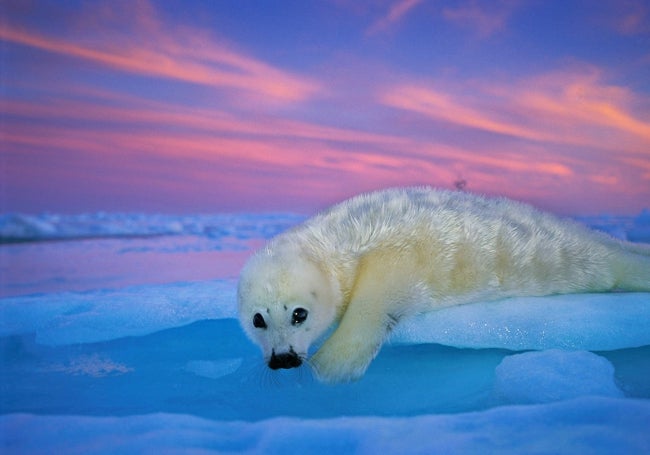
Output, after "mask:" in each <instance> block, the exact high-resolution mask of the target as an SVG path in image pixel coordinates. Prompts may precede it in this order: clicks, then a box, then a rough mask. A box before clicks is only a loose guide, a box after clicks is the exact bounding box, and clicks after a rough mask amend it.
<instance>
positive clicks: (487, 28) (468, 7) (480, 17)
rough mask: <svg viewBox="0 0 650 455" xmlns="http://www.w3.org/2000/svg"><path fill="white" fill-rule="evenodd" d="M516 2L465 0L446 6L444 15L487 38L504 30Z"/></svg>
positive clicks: (447, 18) (449, 19) (450, 20)
mask: <svg viewBox="0 0 650 455" xmlns="http://www.w3.org/2000/svg"><path fill="white" fill-rule="evenodd" d="M516 6H517V3H516V2H512V1H510V2H503V1H501V2H477V1H473V0H472V1H469V2H464V3H462V2H461V4H460V5H458V6H455V7H453V8H444V9H443V11H442V15H443V17H444V18H445V19H446V20H447V21H449V22H451V23H453V24H456V25H458V26H460V27H464V28H468V29H470V30H471V31H473V32H474V33H476V34H477V35H478V36H479V37H482V38H486V37H489V36H492V35H494V34H495V33H497V32H499V31H501V30H503V29H504V28H505V27H506V25H507V22H508V19H509V18H510V16H511V15H512V13H513V11H514V9H515V7H516Z"/></svg>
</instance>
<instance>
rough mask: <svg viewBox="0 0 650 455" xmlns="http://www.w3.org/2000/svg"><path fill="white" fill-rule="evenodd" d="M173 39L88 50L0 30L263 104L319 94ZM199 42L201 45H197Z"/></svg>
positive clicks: (264, 68)
mask: <svg viewBox="0 0 650 455" xmlns="http://www.w3.org/2000/svg"><path fill="white" fill-rule="evenodd" d="M177 33H178V35H177V36H174V37H173V39H172V38H170V37H169V36H151V35H148V36H147V39H146V40H144V41H141V40H138V39H133V40H132V41H131V42H130V43H127V44H126V45H124V46H113V45H110V44H103V45H97V46H95V47H91V46H84V45H81V44H77V43H74V42H69V41H65V40H63V39H59V38H56V37H52V36H46V35H43V34H40V33H37V32H33V31H29V30H25V29H21V28H18V27H15V26H12V25H11V24H4V25H3V27H1V28H0V40H4V41H7V42H11V43H14V44H20V45H23V46H29V47H33V48H37V49H40V50H43V51H46V52H51V53H55V54H60V55H64V56H68V57H72V58H77V59H83V60H86V61H90V62H93V63H96V64H99V65H102V66H106V67H109V68H112V69H116V70H119V71H123V72H126V73H132V74H139V75H144V76H152V77H160V78H167V79H173V80H177V81H183V82H189V83H193V84H201V85H205V86H209V87H214V88H218V89H225V90H236V91H240V92H244V93H251V94H256V95H258V96H260V97H262V100H264V99H267V100H269V101H276V102H296V101H304V100H306V99H309V98H310V97H312V96H313V95H315V94H316V93H317V92H318V91H319V89H320V88H319V85H318V84H317V83H315V82H314V81H313V80H311V79H309V78H307V77H303V76H298V75H295V74H292V73H290V72H286V71H283V70H281V69H278V68H275V67H273V66H272V65H269V64H267V63H264V62H262V61H260V60H257V59H254V58H252V57H249V56H246V55H243V54H238V53H235V52H233V51H231V50H229V49H227V48H226V47H224V46H219V45H217V44H215V43H214V42H210V41H206V40H197V39H196V38H192V36H191V34H185V33H183V32H182V31H181V32H177ZM197 41H198V42H197Z"/></svg>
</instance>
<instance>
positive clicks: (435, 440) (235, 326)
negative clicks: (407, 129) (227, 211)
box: [0, 212, 650, 453]
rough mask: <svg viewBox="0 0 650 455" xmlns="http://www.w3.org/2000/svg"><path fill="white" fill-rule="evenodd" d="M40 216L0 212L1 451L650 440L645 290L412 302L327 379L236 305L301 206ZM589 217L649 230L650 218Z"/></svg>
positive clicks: (491, 448)
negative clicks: (243, 268)
mask: <svg viewBox="0 0 650 455" xmlns="http://www.w3.org/2000/svg"><path fill="white" fill-rule="evenodd" d="M7 220H9V221H7ZM16 220H19V221H20V222H17V221H16ZM35 220H36V221H34V219H31V218H30V219H29V220H28V221H29V222H30V223H32V224H29V223H27V225H28V226H32V227H30V228H29V229H27V228H25V227H24V226H25V219H24V217H23V216H13V218H9V217H5V218H0V234H2V235H6V232H13V234H11V235H13V237H11V236H9V237H11V238H9V237H7V238H6V239H5V240H6V243H5V244H4V245H2V246H0V267H3V269H2V270H0V271H2V272H3V276H5V277H7V276H9V277H11V279H12V282H7V281H6V280H5V281H3V282H2V287H3V289H0V296H2V298H0V366H1V367H2V368H0V384H1V386H0V387H1V389H0V390H2V393H1V394H0V414H1V415H0V448H1V450H2V452H3V453H90V452H92V453H142V452H155V453H170V452H171V453H188V452H190V453H191V452H192V451H195V452H200V453H204V452H207V453H209V452H216V453H221V452H239V453H331V452H333V451H340V452H341V453H351V452H354V453H378V452H381V453H458V452H463V453H477V452H485V453H531V452H532V453H648V452H650V434H649V432H648V429H649V428H650V330H649V329H648V327H650V293H614V294H589V295H584V294H583V295H568V296H551V297H543V298H525V299H509V300H503V301H499V302H484V303H477V304H472V305H465V306H460V307H453V308H447V309H444V310H440V311H438V312H435V313H429V314H426V315H422V316H421V317H418V318H413V319H411V320H407V321H404V322H403V323H402V324H401V325H400V326H398V327H397V329H396V331H395V333H394V334H393V337H392V338H391V340H390V341H389V343H387V344H386V345H385V346H384V347H383V348H382V350H381V352H380V354H379V356H378V357H377V358H376V359H375V361H374V362H373V363H372V364H371V366H370V368H369V370H368V372H367V373H366V375H365V376H364V377H363V378H362V379H361V380H359V381H358V382H354V383H351V384H343V385H337V386H328V385H323V384H320V383H319V382H317V381H316V380H315V379H314V378H313V376H312V374H311V372H310V370H309V368H308V367H302V368H300V369H295V370H289V371H277V372H272V371H271V370H269V369H268V368H267V367H266V366H265V365H264V364H263V362H262V358H261V354H260V352H259V349H258V348H257V347H256V346H254V345H253V344H252V343H251V342H250V341H249V340H248V339H246V337H245V336H244V334H243V332H242V330H241V328H240V327H239V322H238V321H237V320H236V305H235V288H236V273H237V269H238V267H239V266H240V264H241V261H242V260H243V259H244V258H245V256H246V255H248V254H250V249H251V248H252V246H251V245H259V244H261V243H262V242H263V240H265V239H268V238H269V237H270V236H272V235H274V234H275V233H277V232H279V231H280V230H282V229H284V228H286V227H289V226H290V225H292V224H295V222H297V221H299V217H296V216H293V215H290V216H284V215H254V214H253V215H242V216H225V215H224V216H214V217H210V216H200V217H182V218H179V217H167V218H165V217H147V216H144V215H130V216H128V215H113V214H99V215H84V216H81V215H80V216H78V217H77V218H75V217H71V216H67V217H59V216H56V215H41V216H39V217H35ZM585 222H587V223H588V224H590V225H592V226H596V227H597V228H599V229H601V230H605V231H608V232H610V233H612V234H614V235H616V236H618V237H619V238H632V237H633V236H636V237H634V239H635V240H636V239H639V238H641V239H644V240H646V241H647V239H648V237H647V236H646V234H645V233H647V232H648V230H647V227H648V226H650V216H648V215H647V214H646V212H644V213H642V214H641V215H639V216H637V217H635V218H627V219H623V218H615V217H601V218H597V219H596V218H592V219H589V220H585ZM3 223H4V224H3ZM21 223H22V225H21ZM39 223H40V224H39ZM34 224H36V228H33V225H34ZM16 225H18V227H16ZM20 226H23V227H22V228H21V227H20ZM161 226H162V227H161ZM206 226H208V227H207V228H206ZM20 229H23V231H24V232H23V234H25V232H27V234H28V235H23V237H22V238H20V242H21V243H16V242H18V237H17V234H16V232H19V233H20V232H21V231H20ZM39 229H40V231H39ZM35 232H36V234H35ZM161 235H165V237H162V238H161V237H160V236H161ZM106 236H108V237H110V238H111V239H112V240H111V241H110V242H107V241H106V240H105V239H104V238H105V237H106ZM62 238H66V239H68V240H67V241H58V242H47V241H44V240H52V239H54V240H61V239H62ZM197 238H198V239H197ZM30 239H31V240H40V241H39V242H37V243H29V242H28V240H30ZM88 252H90V253H88ZM39 258H40V259H41V260H40V261H39ZM165 258H168V260H165ZM89 259H93V260H89ZM185 259H187V260H185ZM17 261H18V262H20V261H22V263H21V267H22V268H23V269H24V270H25V272H24V274H25V276H24V277H23V276H21V274H20V273H17V272H16V270H15V267H14V269H13V271H12V272H11V273H5V272H9V269H8V267H10V266H11V264H16V262H17ZM30 261H31V262H30ZM37 261H38V262H37ZM64 261H65V263H63V262H64ZM213 261H214V262H213ZM143 264H145V265H147V264H149V265H150V266H149V267H145V270H144V271H142V270H140V269H141V268H142V266H143ZM188 264H189V265H193V268H192V270H190V272H191V273H190V274H189V275H188V271H187V268H188ZM62 268H64V269H65V276H64V277H63V278H65V279H61V269H62ZM21 270H22V269H21ZM30 270H31V271H32V274H31V275H30ZM35 270H38V274H37V275H34V273H35V272H34V271H35ZM210 270H217V271H218V272H215V273H214V276H211V275H210ZM120 271H122V272H123V273H121V274H120ZM192 274H193V275H194V276H197V277H201V279H194V280H188V279H187V277H188V276H193V275H192ZM161 275H163V276H164V277H166V279H167V281H164V280H163V281H161V279H160V276H161ZM134 276H135V278H134ZM207 276H211V278H210V279H205V277H207ZM17 284H20V286H17Z"/></svg>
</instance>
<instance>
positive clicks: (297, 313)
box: [291, 308, 308, 325]
mask: <svg viewBox="0 0 650 455" xmlns="http://www.w3.org/2000/svg"><path fill="white" fill-rule="evenodd" d="M307 314H308V311H307V310H305V309H304V308H296V309H295V310H293V314H292V315H291V324H292V325H298V324H302V323H303V322H305V319H307Z"/></svg>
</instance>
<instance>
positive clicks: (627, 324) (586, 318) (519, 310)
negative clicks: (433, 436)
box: [391, 292, 650, 351]
mask: <svg viewBox="0 0 650 455" xmlns="http://www.w3.org/2000/svg"><path fill="white" fill-rule="evenodd" d="M649 326H650V293H645V292H639V293H609V294H574V295H557V296H548V297H527V298H514V299H507V300H502V301H498V302H488V303H480V304H471V305H461V306H456V307H450V308H445V309H442V310H439V311H436V312H432V313H428V314H424V315H419V316H417V317H414V318H411V319H409V320H405V321H403V322H402V323H401V324H400V325H399V326H398V327H397V328H396V330H395V332H394V333H393V336H392V337H391V341H392V342H393V343H397V344H413V343H438V344H444V345H448V346H454V347H459V348H503V349H510V350H514V351H521V350H529V349H534V350H542V349H553V348H555V349H567V350H587V351H609V350H615V349H624V348H633V347H639V346H646V345H649V344H650V330H648V327H649Z"/></svg>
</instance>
